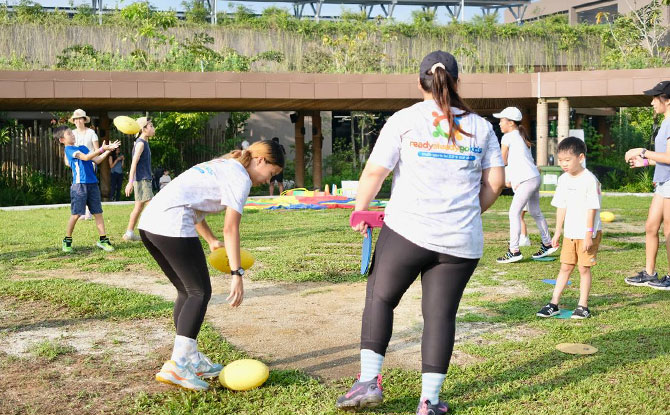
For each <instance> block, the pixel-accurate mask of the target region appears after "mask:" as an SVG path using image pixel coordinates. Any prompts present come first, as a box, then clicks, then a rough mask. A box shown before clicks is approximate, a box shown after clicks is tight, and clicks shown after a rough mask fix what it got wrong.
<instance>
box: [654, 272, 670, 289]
mask: <svg viewBox="0 0 670 415" xmlns="http://www.w3.org/2000/svg"><path fill="white" fill-rule="evenodd" d="M649 286H650V287H651V288H655V289H657V290H670V275H666V276H665V277H663V278H661V279H660V280H658V281H650V282H649Z"/></svg>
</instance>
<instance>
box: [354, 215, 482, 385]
mask: <svg viewBox="0 0 670 415" xmlns="http://www.w3.org/2000/svg"><path fill="white" fill-rule="evenodd" d="M478 262H479V259H465V258H457V257H454V256H451V255H446V254H441V253H439V252H434V251H430V250H428V249H425V248H421V247H420V246H417V245H415V244H414V243H412V242H410V241H408V240H407V239H405V238H403V237H402V236H400V235H398V234H397V233H396V232H394V231H393V230H391V229H390V228H389V227H388V226H384V227H382V230H381V232H380V234H379V238H378V240H377V246H376V248H375V253H374V256H373V258H372V268H371V270H370V275H369V276H368V285H367V289H366V296H365V310H364V311H363V327H362V329H361V349H370V350H373V351H374V352H376V353H379V354H381V355H384V354H385V353H386V348H387V347H388V344H389V340H390V339H391V332H392V331H393V309H394V308H395V307H396V306H397V305H398V303H399V302H400V299H401V298H402V296H403V294H404V293H405V291H407V289H408V288H409V286H410V285H411V284H412V282H414V280H415V279H416V277H417V275H418V274H419V273H421V290H422V299H421V311H422V313H423V321H424V327H423V337H422V339H421V371H422V372H424V373H447V369H448V368H449V360H451V353H452V352H453V349H454V336H455V333H456V311H457V310H458V304H459V303H460V301H461V297H462V296H463V290H464V289H465V285H466V284H467V283H468V281H469V280H470V276H471V275H472V273H473V272H474V271H475V268H476V267H477V263H478Z"/></svg>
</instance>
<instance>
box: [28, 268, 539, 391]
mask: <svg viewBox="0 0 670 415" xmlns="http://www.w3.org/2000/svg"><path fill="white" fill-rule="evenodd" d="M43 276H44V277H47V276H48V275H47V274H43ZM54 276H55V275H54ZM58 276H61V274H59V275H58ZM26 277H29V278H35V277H36V276H34V275H24V277H23V278H26ZM70 278H76V279H83V280H87V281H92V282H98V283H102V284H109V285H114V286H117V287H123V288H129V289H133V290H137V291H140V292H143V293H149V294H155V295H159V296H161V297H163V298H166V299H169V300H174V298H175V297H176V291H175V289H174V288H173V287H172V286H171V285H167V284H166V282H167V278H166V277H164V276H161V275H158V274H148V273H143V274H130V273H111V274H94V273H76V274H73V275H71V276H70ZM212 289H213V295H212V299H211V301H210V304H209V308H208V310H207V316H206V318H207V320H208V321H209V322H211V323H212V324H213V325H214V327H216V329H217V330H218V331H219V332H220V333H221V334H222V335H223V336H224V337H225V338H226V340H228V341H229V342H230V343H232V344H233V345H234V346H236V347H238V348H240V349H242V350H245V351H246V352H248V353H250V354H251V355H252V356H255V357H257V358H260V359H262V360H263V361H265V362H267V363H268V364H269V365H270V366H271V368H275V369H279V368H281V369H302V370H304V371H305V372H307V373H309V374H310V375H313V376H317V377H320V378H322V379H326V380H332V379H338V378H342V377H345V376H353V375H355V374H356V373H358V371H359V363H358V361H359V358H358V353H359V351H358V350H359V341H360V327H361V316H362V312H363V306H364V303H365V283H363V282H361V283H350V284H329V283H299V284H298V283H276V282H261V281H253V280H249V279H247V280H246V281H245V296H244V303H243V304H242V306H241V307H239V308H236V309H233V308H231V307H229V306H228V304H227V303H226V301H225V299H226V297H227V296H228V292H229V280H228V278H227V277H221V276H220V275H213V276H212ZM467 290H468V292H483V293H484V294H485V297H486V298H489V299H491V301H497V300H498V299H501V298H507V299H508V298H509V296H510V295H524V294H525V293H527V292H528V291H527V289H526V288H525V287H523V285H522V283H520V282H518V281H510V280H501V281H499V282H498V283H497V285H490V286H488V285H487V286H484V285H479V286H478V285H476V284H473V286H471V287H468V289H467ZM464 314H481V315H487V312H486V311H485V310H483V309H481V308H479V307H475V306H472V305H468V304H467V300H464V301H463V304H462V306H461V309H460V310H459V315H461V316H462V315H464ZM422 329H423V319H422V314H421V284H420V282H419V281H418V280H417V282H415V283H414V284H412V286H411V287H410V288H409V290H408V291H407V293H406V294H405V295H404V297H403V299H402V300H401V302H400V304H399V305H398V307H397V308H396V310H395V316H394V333H393V337H392V338H391V343H390V345H389V350H388V353H387V355H386V360H385V363H384V364H385V367H398V368H405V369H412V370H420V368H421V366H420V362H421V333H422ZM510 330H517V329H512V328H510V327H508V326H507V325H504V324H498V323H487V322H457V326H456V348H457V349H458V346H459V344H463V343H466V342H475V343H481V341H482V336H483V335H485V334H491V333H494V334H495V333H499V334H501V338H506V339H507V338H515V339H521V338H523V337H524V333H522V332H519V333H514V334H512V335H509V336H508V335H507V334H505V333H508V332H509V331H510ZM503 334H504V335H503ZM167 338H168V339H170V336H167ZM159 361H160V360H158V359H157V360H156V362H159ZM477 361H478V358H476V357H474V356H470V355H468V354H466V353H464V352H460V351H457V352H456V353H454V356H453V358H452V363H453V364H456V365H467V364H471V363H474V362H477Z"/></svg>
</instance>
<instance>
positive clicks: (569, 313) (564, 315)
mask: <svg viewBox="0 0 670 415" xmlns="http://www.w3.org/2000/svg"><path fill="white" fill-rule="evenodd" d="M560 311H561V314H556V315H555V316H554V318H561V319H565V318H570V317H571V316H572V312H573V311H575V310H566V309H562V310H560Z"/></svg>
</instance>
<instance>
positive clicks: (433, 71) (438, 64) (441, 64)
mask: <svg viewBox="0 0 670 415" xmlns="http://www.w3.org/2000/svg"><path fill="white" fill-rule="evenodd" d="M436 68H442V69H444V70H446V68H445V67H444V64H443V63H442V62H438V63H436V64H435V65H433V66H431V67H430V73H432V74H435V69H436Z"/></svg>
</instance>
